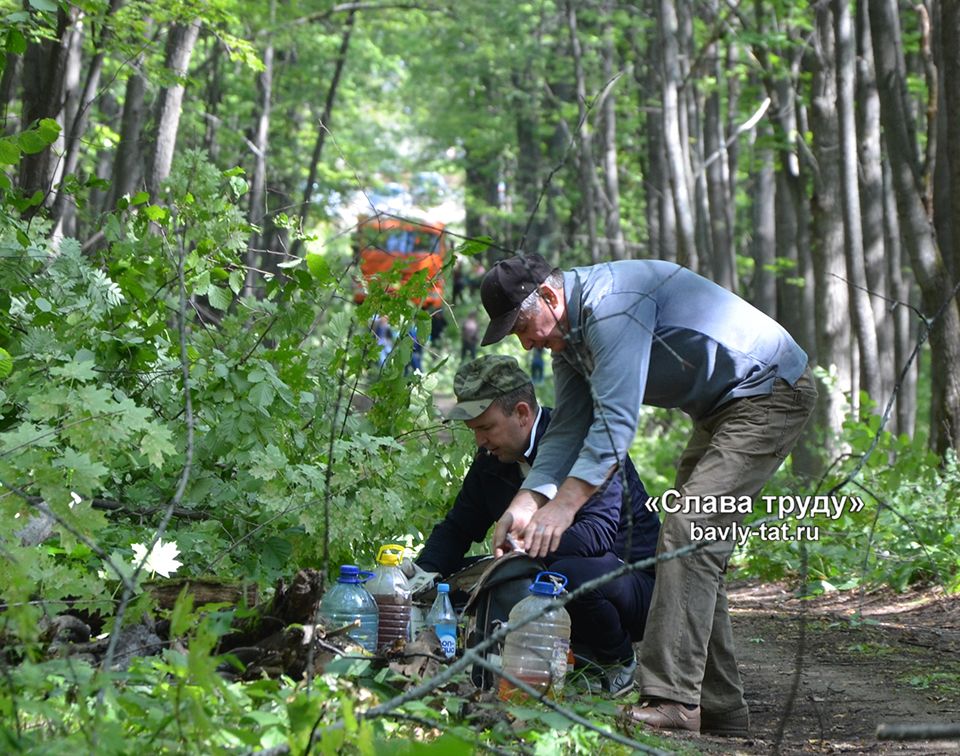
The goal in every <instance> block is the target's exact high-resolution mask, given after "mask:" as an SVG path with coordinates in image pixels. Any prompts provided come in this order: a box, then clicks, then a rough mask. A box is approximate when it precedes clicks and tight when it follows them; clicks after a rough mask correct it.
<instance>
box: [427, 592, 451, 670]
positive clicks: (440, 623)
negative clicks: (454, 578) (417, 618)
mask: <svg viewBox="0 0 960 756" xmlns="http://www.w3.org/2000/svg"><path fill="white" fill-rule="evenodd" d="M427 624H428V625H430V627H432V628H433V629H434V631H435V632H436V634H437V640H439V641H440V648H442V649H443V655H444V656H446V657H447V658H448V659H452V658H453V657H454V656H456V653H457V612H456V610H455V609H454V608H453V603H452V602H451V601H450V585H449V584H447V583H440V584H438V585H437V597H436V598H435V599H434V601H433V606H432V607H430V611H429V612H427Z"/></svg>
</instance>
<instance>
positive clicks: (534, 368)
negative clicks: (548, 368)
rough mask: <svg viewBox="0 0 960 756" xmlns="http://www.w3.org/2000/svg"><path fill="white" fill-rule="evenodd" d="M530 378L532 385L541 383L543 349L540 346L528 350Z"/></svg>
mask: <svg viewBox="0 0 960 756" xmlns="http://www.w3.org/2000/svg"><path fill="white" fill-rule="evenodd" d="M530 378H531V379H532V380H533V385H534V386H539V385H540V384H541V383H543V349H542V348H540V347H536V348H534V349H533V350H532V351H531V352H530Z"/></svg>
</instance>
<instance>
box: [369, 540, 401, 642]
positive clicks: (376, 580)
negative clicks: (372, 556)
mask: <svg viewBox="0 0 960 756" xmlns="http://www.w3.org/2000/svg"><path fill="white" fill-rule="evenodd" d="M402 561H403V546H401V545H399V544H395V543H391V544H388V545H386V546H381V547H380V551H379V553H378V554H377V567H376V569H375V570H374V574H373V579H372V580H371V581H370V582H369V583H367V586H366V587H367V590H368V591H369V592H370V595H371V596H373V598H374V600H376V602H377V609H378V610H379V612H380V623H379V625H378V628H379V629H378V632H377V650H378V651H383V650H384V649H385V648H389V647H390V646H392V645H393V643H394V641H396V640H398V639H401V638H402V639H403V640H408V639H409V638H410V608H411V600H410V584H409V583H408V581H407V576H406V575H404V574H403V571H402V570H401V569H400V563H401V562H402Z"/></svg>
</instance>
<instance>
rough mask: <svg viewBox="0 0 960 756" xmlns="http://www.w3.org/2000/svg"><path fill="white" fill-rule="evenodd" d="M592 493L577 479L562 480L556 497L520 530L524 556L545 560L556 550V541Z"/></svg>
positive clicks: (589, 486) (586, 485) (588, 485)
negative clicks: (525, 551) (526, 554)
mask: <svg viewBox="0 0 960 756" xmlns="http://www.w3.org/2000/svg"><path fill="white" fill-rule="evenodd" d="M596 490H597V486H594V485H591V484H590V483H587V482H586V481H584V480H580V479H579V478H567V479H566V480H564V481H563V484H562V485H561V486H560V488H559V490H558V491H557V495H556V497H554V498H553V500H551V501H550V502H549V503H546V504H543V505H542V506H541V507H540V509H539V510H538V511H537V512H536V514H534V516H533V517H531V518H530V520H529V522H528V523H527V526H526V528H524V530H523V545H524V546H525V547H526V549H527V553H528V554H529V555H530V556H532V557H545V556H546V555H547V554H549V553H550V552H551V551H556V550H557V549H558V548H560V537H561V536H562V535H563V533H564V531H565V530H566V529H567V528H569V527H570V526H571V525H572V524H573V518H574V517H576V515H577V512H578V511H580V507H582V506H583V505H584V503H586V501H587V499H589V498H590V497H591V496H592V495H593V493H594V492H595V491H596ZM511 506H512V505H511Z"/></svg>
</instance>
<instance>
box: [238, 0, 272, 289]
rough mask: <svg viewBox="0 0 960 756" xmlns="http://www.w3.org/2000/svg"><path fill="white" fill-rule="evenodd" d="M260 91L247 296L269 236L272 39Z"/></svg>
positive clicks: (260, 79)
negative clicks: (265, 228) (265, 225)
mask: <svg viewBox="0 0 960 756" xmlns="http://www.w3.org/2000/svg"><path fill="white" fill-rule="evenodd" d="M276 9H277V0H270V25H271V26H273V25H274V23H275V21H276ZM257 92H258V94H259V95H260V114H259V116H258V117H257V126H256V129H255V130H254V134H253V154H254V164H253V166H254V167H253V175H252V176H251V177H250V209H249V213H248V218H249V219H250V225H251V226H253V227H254V230H253V232H252V233H251V234H250V243H249V247H248V249H247V275H246V281H245V292H244V293H245V295H246V296H248V297H251V296H254V279H255V274H254V272H253V271H254V268H257V267H258V262H259V260H260V257H261V255H265V254H267V252H266V250H264V247H265V244H264V241H265V239H266V234H265V233H264V231H263V224H264V221H265V220H266V218H267V147H268V144H269V140H270V106H271V103H272V101H273V37H272V36H271V37H270V38H269V40H268V42H267V46H266V49H264V51H263V71H261V72H260V75H259V76H257Z"/></svg>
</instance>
